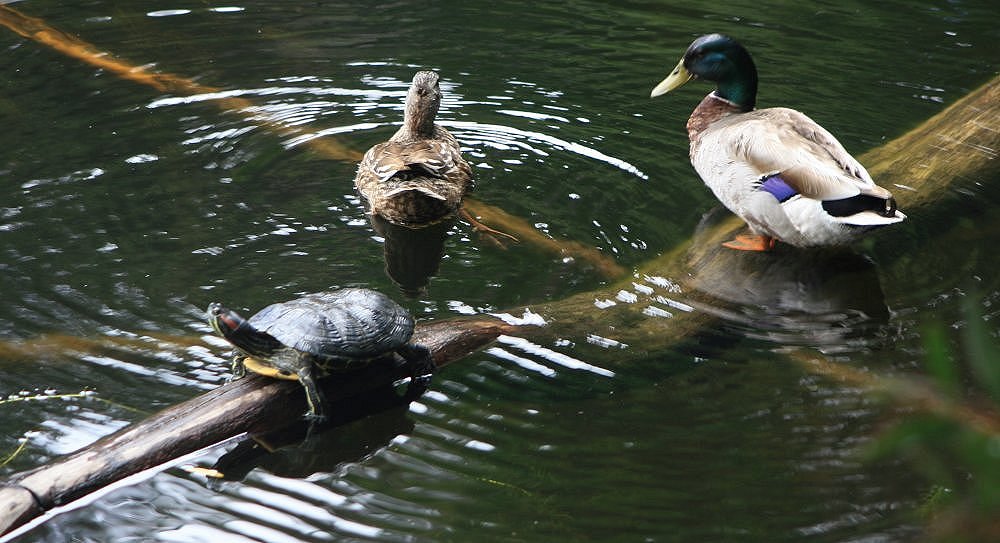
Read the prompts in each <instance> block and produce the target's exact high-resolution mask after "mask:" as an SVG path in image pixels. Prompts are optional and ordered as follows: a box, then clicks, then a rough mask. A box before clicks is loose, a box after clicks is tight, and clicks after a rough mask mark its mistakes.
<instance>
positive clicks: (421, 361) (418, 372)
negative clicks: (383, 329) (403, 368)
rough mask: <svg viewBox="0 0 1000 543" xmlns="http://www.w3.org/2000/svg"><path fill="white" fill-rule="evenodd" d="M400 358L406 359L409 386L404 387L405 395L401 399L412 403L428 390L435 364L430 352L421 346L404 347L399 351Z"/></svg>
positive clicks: (435, 367) (435, 368)
mask: <svg viewBox="0 0 1000 543" xmlns="http://www.w3.org/2000/svg"><path fill="white" fill-rule="evenodd" d="M397 352H399V354H400V356H402V357H403V358H405V359H406V364H407V366H409V368H410V384H408V385H407V386H406V393H405V394H404V395H403V399H404V400H405V401H407V402H412V401H413V400H416V399H417V398H419V397H420V396H423V394H424V392H427V389H428V388H430V385H431V380H432V379H433V378H434V372H435V371H437V364H435V363H434V357H432V356H431V351H430V350H429V349H428V348H427V347H424V346H423V345H406V346H404V347H403V348H401V349H399V351H397Z"/></svg>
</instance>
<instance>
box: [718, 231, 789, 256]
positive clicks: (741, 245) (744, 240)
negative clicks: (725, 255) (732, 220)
mask: <svg viewBox="0 0 1000 543" xmlns="http://www.w3.org/2000/svg"><path fill="white" fill-rule="evenodd" d="M776 241H777V240H775V239H774V238H772V237H771V236H761V235H757V234H740V235H738V236H736V238H735V239H733V240H732V241H727V242H725V243H723V244H722V246H723V247H727V248H729V249H736V250H737V251H761V252H764V251H770V250H771V249H774V244H775V242H776Z"/></svg>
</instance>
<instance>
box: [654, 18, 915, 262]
mask: <svg viewBox="0 0 1000 543" xmlns="http://www.w3.org/2000/svg"><path fill="white" fill-rule="evenodd" d="M692 77H695V78H701V79H706V80H708V81H714V82H715V83H716V84H717V88H716V89H715V91H713V92H712V93H710V94H709V95H708V96H706V97H705V99H704V100H702V101H701V103H700V104H698V107H696V108H695V110H694V111H693V112H692V113H691V117H690V118H689V119H688V122H687V131H688V137H689V138H690V140H691V152H690V156H691V164H692V165H694V169H695V170H696V171H697V172H698V175H699V176H701V178H702V180H704V181H705V184H706V185H708V186H709V188H711V189H712V192H714V193H715V196H716V197H717V198H718V199H719V200H720V201H721V202H722V203H723V205H725V206H726V207H727V208H729V210H730V211H732V212H733V213H735V214H737V215H739V216H740V217H741V218H742V219H743V220H745V221H746V222H747V224H748V225H749V226H750V230H751V232H752V233H753V235H750V236H747V235H742V236H738V237H737V238H736V239H735V240H733V241H731V242H728V243H726V244H724V245H725V246H727V247H731V248H734V249H743V250H757V251H761V250H768V249H770V248H772V247H773V246H774V241H775V240H776V239H777V240H781V241H783V242H785V243H788V244H791V245H795V246H798V247H813V246H821V245H839V244H844V243H847V242H849V241H851V240H852V239H854V238H856V237H857V236H858V235H860V234H861V233H863V232H865V231H867V230H870V229H872V228H875V227H878V226H884V225H887V224H892V223H897V222H900V221H902V220H903V219H904V218H906V215H904V214H902V213H901V212H899V211H898V210H897V209H896V201H895V200H894V199H893V198H892V194H890V193H889V191H888V190H886V189H884V188H882V187H880V186H878V185H876V184H875V182H874V181H872V178H871V176H869V175H868V172H867V171H866V170H865V168H864V166H862V165H861V164H860V163H858V161H857V160H855V159H854V157H852V156H851V155H850V154H848V152H847V151H846V150H844V147H843V146H842V145H841V144H840V142H838V141H837V139H836V138H834V137H833V135H831V134H830V133H829V132H827V131H826V129H824V128H823V127H822V126H820V125H818V124H816V122H815V121H813V120H812V119H810V118H809V117H807V116H805V115H804V114H802V113H800V112H798V111H795V110H794V109H788V108H780V107H776V108H767V109H754V103H755V101H756V99H757V68H756V67H755V66H754V63H753V59H751V58H750V53H748V52H747V50H746V49H745V48H744V47H743V46H742V45H740V44H739V43H738V42H736V41H735V40H733V39H732V38H729V37H727V36H723V35H721V34H709V35H707V36H702V37H700V38H698V39H696V40H695V41H694V42H693V43H691V45H690V47H688V49H687V52H685V53H684V57H683V58H682V59H681V60H680V62H678V63H677V67H676V68H674V70H673V71H672V72H671V73H670V75H669V76H667V78H666V79H664V80H663V81H662V82H661V83H660V84H659V85H657V86H656V87H655V88H654V89H653V91H652V92H651V93H650V96H651V97H655V96H659V95H661V94H665V93H667V92H670V91H671V90H673V89H676V88H677V87H680V86H681V85H683V84H684V83H686V82H687V81H688V80H689V79H691V78H692Z"/></svg>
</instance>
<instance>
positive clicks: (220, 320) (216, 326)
mask: <svg viewBox="0 0 1000 543" xmlns="http://www.w3.org/2000/svg"><path fill="white" fill-rule="evenodd" d="M206 313H207V314H208V324H210V325H212V330H215V333H216V334H219V335H220V336H222V337H224V338H226V339H227V340H230V341H232V340H233V339H234V338H236V337H238V336H239V335H240V333H239V331H240V329H241V328H242V329H246V328H249V327H250V325H249V323H247V321H246V319H244V318H243V317H241V316H240V315H239V314H238V313H237V312H235V311H233V310H231V309H228V308H226V307H224V306H223V305H222V304H220V303H219V302H212V303H210V304H208V310H207V311H206Z"/></svg>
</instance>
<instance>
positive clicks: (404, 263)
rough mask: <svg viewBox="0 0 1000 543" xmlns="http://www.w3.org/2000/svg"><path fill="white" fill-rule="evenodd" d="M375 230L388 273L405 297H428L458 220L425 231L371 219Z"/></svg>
mask: <svg viewBox="0 0 1000 543" xmlns="http://www.w3.org/2000/svg"><path fill="white" fill-rule="evenodd" d="M369 217H370V218H371V223H372V227H373V228H374V229H375V232H377V233H378V235H380V236H382V238H383V239H384V240H385V242H384V246H383V247H384V251H383V252H384V254H385V273H386V275H388V276H389V278H390V279H392V282H393V283H395V284H396V286H397V287H399V290H400V291H402V293H403V294H404V295H405V296H407V297H410V298H417V297H419V296H421V295H422V294H424V293H426V291H427V285H428V283H429V282H430V278H431V277H433V276H434V275H435V274H437V271H438V265H439V264H440V263H441V258H442V257H443V256H444V241H445V239H447V237H448V230H449V229H450V228H451V227H452V225H454V224H455V221H454V219H452V220H446V221H441V222H438V223H435V224H432V225H429V226H426V227H424V228H408V227H405V226H400V225H397V224H392V223H390V222H389V221H386V220H385V219H383V218H382V217H380V216H378V215H369Z"/></svg>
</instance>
